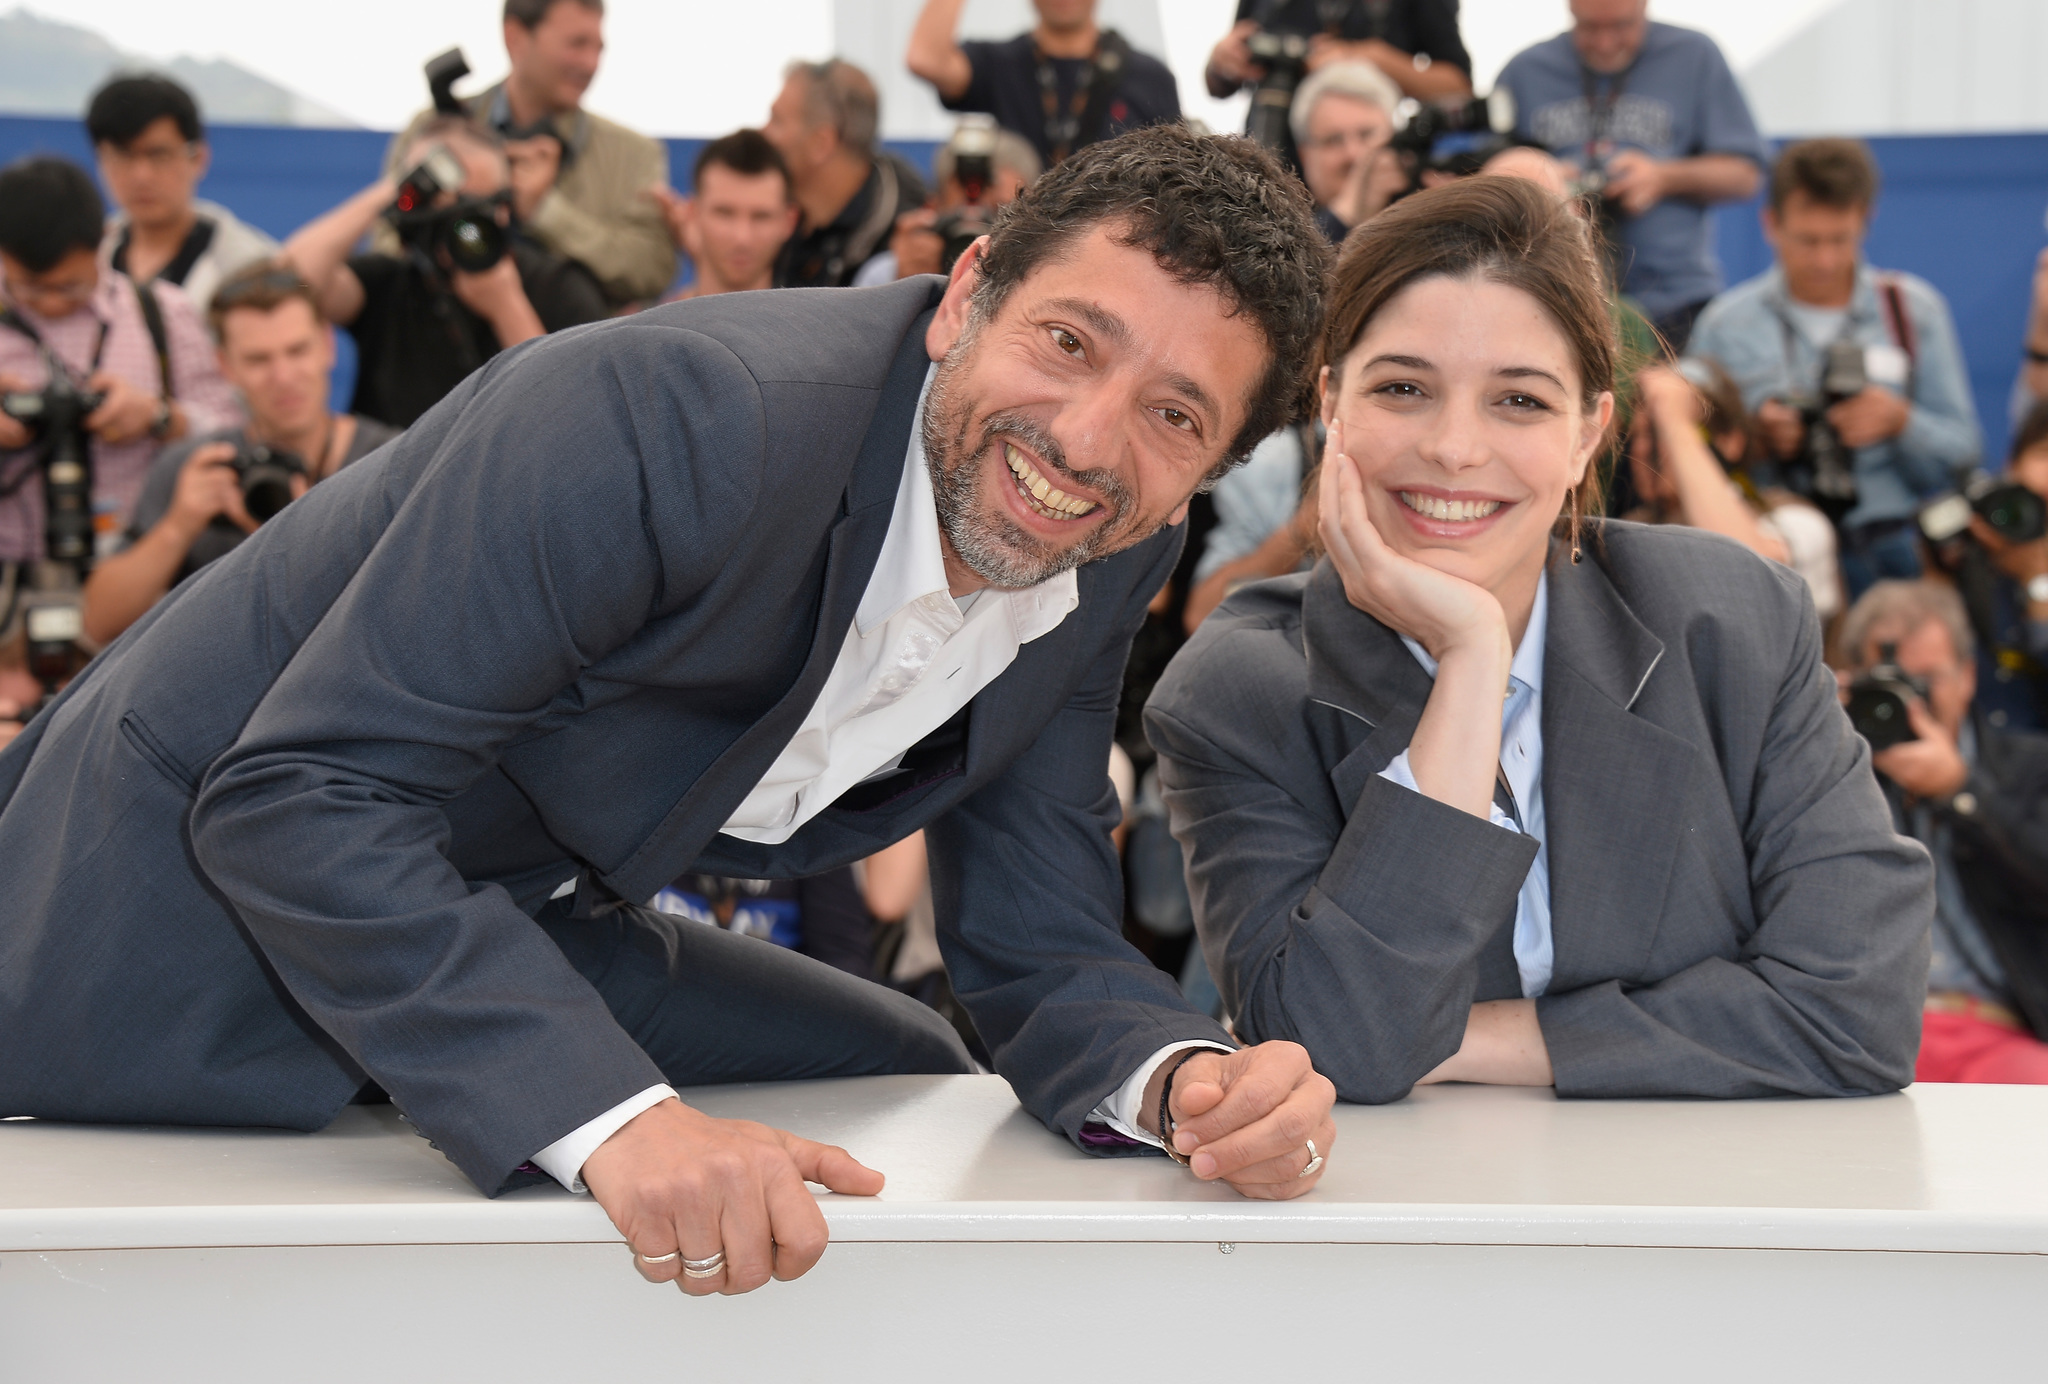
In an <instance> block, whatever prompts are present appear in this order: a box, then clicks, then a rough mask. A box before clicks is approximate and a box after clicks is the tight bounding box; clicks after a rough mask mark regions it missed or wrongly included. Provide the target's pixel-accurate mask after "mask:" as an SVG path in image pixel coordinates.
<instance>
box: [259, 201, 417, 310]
mask: <svg viewBox="0 0 2048 1384" xmlns="http://www.w3.org/2000/svg"><path fill="white" fill-rule="evenodd" d="M396 195H397V189H396V188H395V187H394V186H393V185H392V183H391V181H390V180H389V179H388V178H380V179H378V180H377V181H376V182H374V183H371V184H370V185H369V186H368V187H366V188H364V189H363V190H362V191H361V192H358V193H357V194H356V195H355V196H353V197H351V198H349V199H348V200H347V201H346V202H343V203H342V204H341V205H340V206H338V207H336V208H335V209H334V210H332V211H330V212H328V213H326V214H325V215H323V216H319V217H316V218H314V219H313V220H311V221H308V222H307V223H306V224H305V225H303V226H301V227H299V229H298V230H296V231H293V232H292V234H291V237H290V239H288V240H286V241H285V243H284V257H285V259H286V260H287V261H289V262H290V264H291V266H292V268H294V269H296V270H298V271H299V277H300V278H302V279H304V280H305V281H306V282H307V283H309V284H311V285H312V286H313V291H314V292H315V293H319V294H322V295H323V296H324V295H325V294H326V292H327V291H328V288H329V280H331V279H332V278H333V277H334V274H335V271H336V270H338V269H340V268H341V266H342V264H343V263H344V262H345V261H346V260H347V259H348V257H349V254H350V253H351V252H352V251H353V250H354V249H355V247H356V242H358V241H360V240H361V239H362V238H363V235H364V233H365V232H366V231H368V230H369V229H370V227H371V226H373V225H375V224H376V221H377V218H378V217H379V216H382V215H383V214H384V209H385V208H386V207H388V206H390V205H391V200H392V198H393V197H395V196H396Z"/></svg>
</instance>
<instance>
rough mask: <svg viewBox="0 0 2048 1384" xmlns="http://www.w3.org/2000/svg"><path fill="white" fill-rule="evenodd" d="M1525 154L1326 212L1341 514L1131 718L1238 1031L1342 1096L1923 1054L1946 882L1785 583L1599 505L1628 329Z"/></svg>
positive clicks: (1641, 1091) (1748, 1083) (1876, 1066)
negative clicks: (1894, 808) (1307, 563)
mask: <svg viewBox="0 0 2048 1384" xmlns="http://www.w3.org/2000/svg"><path fill="white" fill-rule="evenodd" d="M1608 321H1609V319H1608V316H1607V312H1606V308H1605V305H1604V301H1603V293H1602V282H1601V275H1600V270H1599V267H1598V260H1597V259H1596V257H1595V255H1594V253H1593V250H1592V247H1591V244H1590V242H1589V239H1588V235H1587V231H1586V229H1585V226H1584V224H1583V222H1582V221H1581V220H1580V219H1579V218H1577V217H1576V216H1574V215H1573V214H1572V213H1571V212H1570V211H1569V210H1567V208H1566V206H1565V204H1564V203H1563V202H1562V201H1561V200H1559V199H1557V198H1555V197H1553V196H1552V195H1551V194H1549V193H1547V192H1544V191H1542V190H1541V189H1539V188H1536V187H1534V186H1532V185H1530V184H1527V183H1524V182H1521V181H1518V180H1511V179H1505V178H1488V177H1482V178H1475V179H1471V180H1469V181H1466V182H1463V183H1459V184H1455V185H1452V186H1450V187H1446V188H1441V189H1438V190H1436V191H1433V192H1427V193H1422V194H1419V195H1417V196H1415V197H1413V198H1410V199H1409V200H1408V201H1406V202H1404V203H1402V204H1401V205H1400V206H1398V207H1396V208H1395V209H1394V210H1392V211H1390V212H1388V213H1386V214H1384V215H1383V216H1381V217H1379V218H1377V219H1375V220H1374V221H1372V222H1370V223H1368V224H1367V225H1366V226H1365V227H1363V228H1361V229H1360V230H1359V231H1358V232H1357V233H1356V234H1354V235H1353V236H1352V237H1351V239H1350V240H1349V241H1348V242H1347V244H1346V246H1345V250H1344V255H1343V258H1342V260H1341V261H1340V263H1339V265H1338V270H1337V287H1336V290H1335V293H1334V297H1333V302H1332V306H1331V315H1330V327H1329V332H1328V335H1327V337H1326V359H1327V360H1328V361H1329V365H1328V368H1327V369H1326V370H1325V371H1324V375H1323V401H1322V407H1323V417H1324V419H1325V421H1326V422H1327V423H1328V425H1329V430H1330V446H1329V460H1328V462H1327V464H1326V465H1325V467H1324V470H1323V474H1322V477H1321V481H1320V486H1321V504H1320V514H1321V533H1322V539H1323V543H1324V546H1325V549H1326V553H1325V556H1324V557H1323V559H1322V561H1321V562H1320V563H1319V564H1318V565H1317V567H1316V569H1315V570H1314V571H1313V572H1312V573H1309V574H1307V575H1304V576H1299V577H1288V578H1282V579H1280V580H1277V581H1272V582H1267V583H1263V584H1261V585H1258V586H1254V587H1249V588H1246V589H1245V590H1243V591H1241V592H1240V593H1238V594H1237V595H1235V596H1233V597H1232V598H1231V599H1230V600H1229V601H1227V602H1226V603H1225V604H1224V605H1223V606H1222V607H1221V608H1220V609H1219V610H1218V612H1217V614H1216V615H1214V616H1212V617H1211V618H1210V619H1209V620H1208V621H1207V622H1206V623H1204V625H1203V626H1202V628H1201V630H1200V631H1199V632H1198V633H1197V635H1196V637H1195V638H1194V639H1193V640H1192V641H1191V642H1190V643H1189V644H1188V646H1187V647H1186V649H1185V650H1183V651H1182V653H1181V655H1180V657H1179V658H1177V659H1176V660H1175V662H1174V664H1173V666H1172V668H1170V669H1169V670H1168V673H1167V675H1166V677H1165V678H1164V679H1163V680H1162V681H1161V682H1160V684H1159V688H1158V690H1157V691H1156V692H1155V693H1154V695H1153V698H1152V701H1151V704H1150V705H1149V707H1148V708H1147V712H1146V729H1147V732H1148V733H1149V735H1150V736H1151V739H1152V743H1153V744H1154V746H1155V747H1157V748H1158V750H1159V753H1160V773H1161V779H1162V782H1163V784H1164V786H1165V789H1166V800H1167V805H1168V808H1169V810H1170V812H1171V814H1172V818H1173V826H1174V832H1175V834H1176V835H1177V836H1179V837H1180V838H1181V840H1182V842H1183V843H1184V844H1185V845H1186V846H1187V848H1188V857H1189V864H1188V868H1189V876H1190V887H1191V893H1192V895H1193V899H1194V904H1195V918H1196V923H1197V926H1198V927H1199V929H1200V932H1201V936H1202V941H1203V947H1204V950H1205V952H1206V954H1207V959H1208V962H1209V965H1210V969H1211V971H1212V972H1213V974H1214V975H1215V976H1216V978H1217V981H1218V984H1219V988H1220V989H1221V991H1222V994H1223V997H1224V1001H1225V1004H1226V1006H1227V1007H1228V1008H1229V1009H1230V1011H1231V1012H1232V1013H1233V1014H1234V1017H1235V1021H1236V1030H1237V1032H1238V1034H1239V1035H1240V1036H1241V1037H1245V1038H1250V1039H1254V1040H1265V1039H1274V1038H1286V1039H1291V1040H1294V1041H1298V1042H1300V1043H1302V1044H1303V1045H1304V1046H1306V1047H1307V1048H1308V1050H1309V1052H1310V1055H1311V1056H1312V1057H1313V1059H1314V1060H1315V1063H1316V1067H1317V1069H1318V1070H1320V1071H1322V1072H1323V1073H1325V1074H1326V1075H1328V1076H1329V1077H1330V1078H1331V1079H1332V1081H1334V1082H1335V1083H1336V1086H1337V1089H1338V1093H1339V1095H1340V1096H1342V1097H1343V1098H1345V1099H1349V1100H1364V1101H1384V1100H1393V1099H1397V1098H1399V1097H1400V1096H1402V1095H1404V1094H1406V1092H1407V1091H1408V1090H1409V1088H1410V1087H1412V1086H1413V1085H1415V1084H1417V1083H1419V1082H1430V1081H1476V1082H1487V1083H1496V1084H1511V1085H1537V1086H1552V1085H1554V1086H1555V1087H1556V1089H1557V1091H1558V1092H1559V1094H1561V1095H1581V1096H1644V1095H1691V1096H1759V1095H1815V1096H1819V1095H1853V1094H1862V1093H1868V1092H1876V1091H1886V1090H1892V1089H1896V1088H1897V1087H1899V1086H1901V1085H1903V1084H1904V1083H1905V1082H1907V1081H1909V1080H1911V1078H1912V1071H1913V1055H1914V1051H1915V1047H1916V1045H1917V1042H1918V1035H1919V1008H1920V1001H1921V996H1922V992H1923V991H1924V988H1925V975H1926V965H1927V929H1928V920H1929V916H1930V913H1931V909H1932V878H1931V874H1930V871H1929V869H1928V866H1927V858H1926V855H1925V854H1924V852H1921V851H1919V850H1917V849H1915V848H1914V846H1913V845H1912V844H1911V843H1910V842H1906V841H1903V840H1901V839H1900V838H1898V837H1896V836H1894V835H1893V834H1892V831H1891V826H1890V820H1889V816H1888V814H1887V810H1886V808H1885V805H1884V802H1883V799H1882V798H1881V796H1880V795H1879V792H1878V788H1877V784H1876V781H1875V779H1874V777H1873V776H1872V774H1871V772H1870V764H1869V753H1868V750H1867V748H1866V747H1865V745H1864V743H1863V742H1862V741H1861V740H1860V739H1859V738H1857V736H1856V735H1855V733H1854V732H1853V731H1852V730H1851V729H1850V727H1849V723H1848V721H1847V719H1846V717H1845V716H1844V715H1843V714H1842V711H1841V708H1840V706H1839V705H1838V704H1837V701H1836V695H1835V691H1834V682H1833V679H1832V678H1831V677H1830V676H1829V675H1828V674H1827V672H1826V670H1825V669H1824V668H1823V667H1822V665H1821V661H1820V654H1821V644H1820V628H1819V623H1818V621H1817V620H1816V618H1815V616H1814V613H1813V608H1812V604H1811V601H1810V600H1809V599H1808V597H1807V595H1806V591H1805V588H1804V586H1803V585H1802V584H1801V583H1800V581H1799V579H1798V578H1797V577H1795V576H1793V575H1792V574H1790V573H1789V572H1787V571H1785V570H1783V569H1780V568H1777V567H1774V566H1773V565H1772V564H1769V563H1766V562H1764V561H1763V560H1761V559H1759V558H1757V557H1756V556H1755V555H1754V554H1752V553H1750V552H1749V551H1748V550H1746V549H1743V548H1740V547H1739V546H1737V545H1735V544H1733V543H1729V542H1726V541H1723V540H1720V539H1717V538H1714V537H1711V536H1707V535H1702V534H1699V533H1696V532H1692V531H1686V530H1676V529H1670V528H1664V529H1653V528H1644V527H1641V526H1638V525H1632V524H1621V523H1611V522H1609V523H1601V522H1599V521H1593V520H1588V519H1586V518H1585V517H1584V516H1585V515H1586V513H1587V512H1588V510H1589V509H1590V508H1592V507H1593V506H1591V504H1590V503H1589V499H1590V497H1589V496H1588V493H1587V492H1588V488H1589V486H1590V484H1591V482H1590V480H1589V469H1588V463H1589V461H1590V460H1591V458H1592V457H1593V456H1594V455H1595V454H1596V452H1597V451H1598V448H1599V446H1600V443H1601V440H1602V438H1603V436H1604V434H1605V430H1606V428H1607V426H1608V423H1609V421H1610V419H1611V417H1612V414H1613V393H1612V385H1613V378H1612V372H1613V354H1614V347H1613V342H1612V338H1611V335H1610V332H1611V329H1610V327H1609V326H1608Z"/></svg>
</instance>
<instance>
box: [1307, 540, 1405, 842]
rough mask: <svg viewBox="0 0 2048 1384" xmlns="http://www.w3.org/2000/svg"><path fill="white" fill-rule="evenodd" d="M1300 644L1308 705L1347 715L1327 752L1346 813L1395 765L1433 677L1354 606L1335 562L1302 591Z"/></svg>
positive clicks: (1331, 726) (1332, 725)
mask: <svg viewBox="0 0 2048 1384" xmlns="http://www.w3.org/2000/svg"><path fill="white" fill-rule="evenodd" d="M1301 644H1302V653H1303V655H1304V657H1306V659H1307V660H1308V695H1309V699H1310V701H1312V702H1314V703H1316V704H1317V705H1318V706H1321V707H1326V708H1329V709H1331V710H1334V711H1337V712H1340V713H1342V714H1341V715H1339V716H1337V717H1335V718H1330V719H1326V720H1325V722H1324V724H1325V725H1326V726H1327V728H1328V730H1327V733H1328V736H1329V738H1330V743H1329V744H1326V745H1325V746H1324V747H1323V750H1324V754H1325V756H1326V759H1327V762H1328V763H1330V764H1331V765H1332V766H1333V767H1332V768H1331V770H1330V785H1331V787H1332V788H1334V789H1335V790H1336V793H1337V802H1338V806H1339V810H1340V811H1341V812H1343V813H1345V814H1347V815H1348V814H1349V813H1350V811H1351V806H1352V804H1353V803H1355V802H1357V801H1358V795H1359V793H1360V791H1362V790H1363V789H1364V787H1365V781H1366V780H1367V779H1369V778H1371V777H1372V776H1373V775H1374V774H1377V773H1378V772H1379V771H1380V770H1382V769H1384V768H1386V767H1387V766H1388V765H1389V764H1391V763H1393V762H1394V759H1395V757H1396V756H1398V755H1399V754H1400V753H1401V751H1403V750H1405V749H1407V748H1408V742H1409V740H1411V739H1412V738H1414V735H1415V723H1416V722H1417V721H1419V720H1421V718H1422V708H1423V706H1424V705H1425V704H1427V702H1428V701H1429V691H1430V685H1431V684H1430V680H1429V674H1427V673H1425V672H1424V671H1423V670H1422V665H1421V664H1419V663H1417V662H1416V661H1415V656H1414V655H1413V654H1411V653H1409V652H1408V646H1407V645H1405V644H1403V643H1402V642H1401V637H1400V636H1399V635H1397V634H1395V633H1394V632H1393V631H1392V630H1390V629H1388V628H1387V627H1386V626H1385V625H1383V624H1381V623H1380V622H1379V621H1377V620H1375V619H1373V618H1372V616H1370V615H1367V614H1366V613H1365V612H1364V611H1362V610H1360V609H1358V607H1356V606H1354V605H1352V604H1351V600H1350V598H1349V597H1348V596H1346V595H1345V594H1344V582H1343V579H1342V578H1341V577H1339V576H1338V575H1337V570H1336V568H1334V567H1332V566H1331V565H1330V560H1329V559H1328V558H1324V559H1323V560H1322V561H1320V562H1318V563H1317V564H1316V568H1315V571H1314V572H1313V573H1312V574H1311V575H1310V576H1309V579H1308V585H1307V587H1306V588H1304V589H1303V591H1302V593H1301Z"/></svg>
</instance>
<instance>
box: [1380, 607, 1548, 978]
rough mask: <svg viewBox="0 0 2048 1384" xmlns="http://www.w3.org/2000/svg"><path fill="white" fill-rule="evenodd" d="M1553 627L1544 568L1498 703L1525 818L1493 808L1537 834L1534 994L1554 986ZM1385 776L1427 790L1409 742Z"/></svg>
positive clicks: (1523, 962) (1518, 950)
mask: <svg viewBox="0 0 2048 1384" xmlns="http://www.w3.org/2000/svg"><path fill="white" fill-rule="evenodd" d="M1549 628H1550V575H1549V574H1548V573H1545V574H1544V575H1543V576H1542V577H1541V578H1539V579H1538V581H1537V583H1536V604H1535V606H1534V607H1533V608H1532V609H1531V610H1530V611H1529V628H1528V629H1526V630H1524V631H1523V632H1522V643H1521V645H1520V647H1518V648H1517V649H1516V650H1515V657H1514V662H1513V663H1512V664H1510V665H1509V667H1508V695H1507V699H1506V701H1505V702H1503V703H1502V705H1501V709H1500V768H1501V773H1502V774H1504V775H1505V776H1506V778H1507V781H1508V791H1509V792H1510V793H1511V794H1512V795H1513V797H1514V801H1515V807H1516V809H1517V810H1518V812H1519V814H1520V816H1521V819H1522V820H1521V821H1520V822H1517V821H1516V820H1515V819H1514V818H1513V817H1511V816H1509V815H1508V814H1507V813H1505V812H1503V811H1501V809H1500V805H1499V804H1498V803H1495V804H1492V805H1490V806H1489V807H1488V809H1487V811H1488V814H1489V820H1491V821H1492V823H1493V824H1494V825H1495V826H1497V827H1506V828H1507V829H1508V830H1509V831H1519V832H1521V833H1523V834H1524V835H1528V836H1533V837H1535V838H1536V859H1535V860H1534V861H1532V862H1531V863H1530V865H1529V873H1528V875H1527V876H1526V877H1524V878H1523V880H1522V889H1521V892H1520V893H1519V894H1518V895H1517V896H1516V898H1515V969H1516V970H1518V971H1520V972H1521V975H1522V997H1523V998H1524V999H1532V1000H1533V999H1535V998H1536V997H1537V996H1539V995H1541V994H1542V993H1543V992H1544V991H1545V990H1548V989H1549V988H1550V972H1551V967H1552V965H1553V963H1554V961H1555V958H1556V950H1555V948H1554V947H1553V946H1552V944H1551V937H1550V847H1549V845H1548V844H1547V843H1546V842H1545V841H1544V831H1543V639H1544V635H1545V633H1546V632H1547V631H1548V630H1549ZM1401 642H1402V643H1404V644H1406V645H1407V646H1408V652H1409V653H1411V654H1413V655H1415V661H1416V662H1417V663H1420V664H1421V665H1422V667H1423V671H1425V672H1426V673H1428V674H1429V675H1430V677H1431V678H1434V677H1435V676H1436V660H1435V659H1433V658H1431V657H1430V656H1429V653H1428V652H1427V651H1426V650H1425V649H1424V648H1423V647H1422V646H1421V645H1420V644H1418V643H1416V642H1415V641H1414V640H1413V639H1410V638H1408V637H1407V636H1406V635H1403V636H1402V637H1401ZM1380 777H1381V778H1385V779H1391V780H1392V781H1393V782H1395V783H1398V784H1400V785H1401V786H1402V787H1403V788H1406V789H1408V790H1410V791H1411V792H1420V791H1421V790H1420V789H1419V788H1417V787H1416V784H1415V773H1414V771H1413V770H1412V769H1411V768H1410V767H1409V765H1408V751H1406V750H1403V751H1401V753H1400V754H1398V755H1396V756H1395V757H1394V762H1393V763H1391V764H1389V765H1388V766H1387V767H1386V768H1384V769H1382V770H1380Z"/></svg>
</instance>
